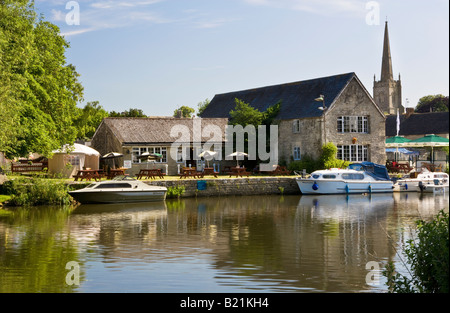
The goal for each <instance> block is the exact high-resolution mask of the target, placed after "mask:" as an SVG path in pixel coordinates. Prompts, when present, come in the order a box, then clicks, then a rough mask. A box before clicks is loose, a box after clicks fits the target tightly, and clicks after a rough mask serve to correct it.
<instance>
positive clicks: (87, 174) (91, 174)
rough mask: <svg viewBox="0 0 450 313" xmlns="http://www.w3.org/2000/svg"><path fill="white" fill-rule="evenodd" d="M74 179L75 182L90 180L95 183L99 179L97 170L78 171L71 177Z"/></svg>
mask: <svg viewBox="0 0 450 313" xmlns="http://www.w3.org/2000/svg"><path fill="white" fill-rule="evenodd" d="M73 177H74V178H75V181H78V179H80V181H82V180H83V179H85V180H87V181H90V180H91V179H92V178H93V179H95V180H96V181H97V179H100V174H99V170H78V173H77V174H76V175H74V176H73Z"/></svg>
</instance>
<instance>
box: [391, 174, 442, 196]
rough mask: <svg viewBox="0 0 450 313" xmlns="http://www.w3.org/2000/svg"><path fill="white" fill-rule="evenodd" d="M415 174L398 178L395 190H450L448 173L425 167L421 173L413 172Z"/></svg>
mask: <svg viewBox="0 0 450 313" xmlns="http://www.w3.org/2000/svg"><path fill="white" fill-rule="evenodd" d="M413 175H414V176H413V177H403V178H401V179H399V180H397V181H396V182H395V184H394V191H416V192H431V193H433V192H436V191H444V192H445V191H447V192H448V182H449V176H448V174H447V173H444V172H430V171H428V170H426V169H425V170H423V171H422V172H421V173H418V174H415V173H413ZM416 176H417V177H416Z"/></svg>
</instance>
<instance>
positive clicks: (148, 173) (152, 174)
mask: <svg viewBox="0 0 450 313" xmlns="http://www.w3.org/2000/svg"><path fill="white" fill-rule="evenodd" d="M164 175H165V174H164V173H163V172H162V171H161V169H159V168H152V169H141V170H140V171H139V174H137V175H136V177H137V179H141V178H142V177H145V178H147V179H148V178H150V179H154V178H156V177H159V178H164Z"/></svg>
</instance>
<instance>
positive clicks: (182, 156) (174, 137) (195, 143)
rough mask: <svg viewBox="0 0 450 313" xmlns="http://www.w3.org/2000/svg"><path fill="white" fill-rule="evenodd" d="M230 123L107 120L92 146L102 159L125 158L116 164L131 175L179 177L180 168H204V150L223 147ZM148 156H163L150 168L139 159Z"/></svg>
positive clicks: (185, 120)
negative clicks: (152, 171) (150, 171)
mask: <svg viewBox="0 0 450 313" xmlns="http://www.w3.org/2000/svg"><path fill="white" fill-rule="evenodd" d="M227 123H228V120H227V119H224V118H212V119H208V118H205V119H203V118H174V117H149V118H126V117H119V118H105V119H103V121H102V122H101V124H100V125H99V127H98V128H97V130H96V132H95V134H94V136H93V138H92V143H91V146H92V148H94V149H96V150H97V151H99V152H100V154H101V155H105V154H107V153H109V152H119V153H121V154H123V158H119V159H117V161H115V162H116V165H117V166H124V165H125V167H129V169H128V170H127V173H128V174H132V175H136V174H137V173H139V170H140V169H145V168H151V167H153V168H160V169H162V171H163V172H164V173H166V174H168V175H176V174H178V171H179V168H180V167H184V166H191V167H193V168H195V167H197V166H198V165H200V164H198V163H200V162H198V161H200V158H198V154H200V153H201V152H202V149H203V148H205V149H207V150H215V148H216V147H215V146H214V145H217V147H218V148H221V147H222V146H223V144H224V141H225V139H224V138H225V137H224V134H225V127H226V125H227ZM213 133H214V134H213ZM205 143H207V144H208V147H206V146H205ZM211 147H212V148H211ZM146 152H149V153H158V154H161V155H162V158H160V159H158V160H154V163H153V162H152V163H153V164H149V163H148V162H147V161H146V160H143V159H140V158H139V156H140V155H142V154H143V153H146Z"/></svg>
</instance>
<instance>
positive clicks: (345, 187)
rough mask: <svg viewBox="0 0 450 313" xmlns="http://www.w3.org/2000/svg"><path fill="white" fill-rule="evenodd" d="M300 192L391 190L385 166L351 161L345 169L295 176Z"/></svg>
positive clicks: (329, 192) (336, 192) (330, 192)
mask: <svg viewBox="0 0 450 313" xmlns="http://www.w3.org/2000/svg"><path fill="white" fill-rule="evenodd" d="M296 181H297V184H298V187H299V188H300V191H301V193H302V194H350V193H380V192H393V190H394V187H393V182H392V180H391V179H390V178H389V174H388V171H387V169H386V167H385V166H383V165H379V164H375V163H372V162H361V163H353V164H351V165H350V166H348V167H347V168H346V169H339V168H331V169H326V170H318V171H314V172H313V173H311V176H310V177H307V178H301V177H298V178H296Z"/></svg>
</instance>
